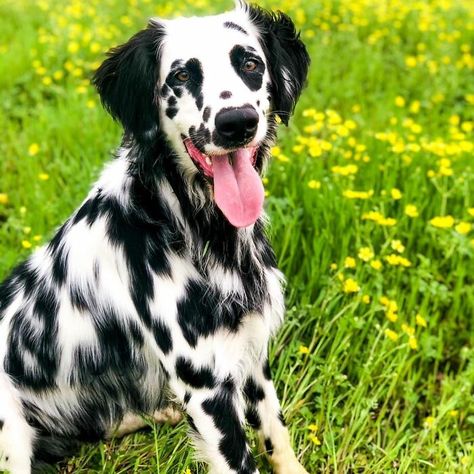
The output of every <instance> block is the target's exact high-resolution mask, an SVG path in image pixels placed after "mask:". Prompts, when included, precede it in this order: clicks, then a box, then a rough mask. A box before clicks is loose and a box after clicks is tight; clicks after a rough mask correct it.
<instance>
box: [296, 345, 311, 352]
mask: <svg viewBox="0 0 474 474" xmlns="http://www.w3.org/2000/svg"><path fill="white" fill-rule="evenodd" d="M298 352H299V353H300V354H309V348H308V347H306V346H303V345H301V346H300V347H299V349H298Z"/></svg>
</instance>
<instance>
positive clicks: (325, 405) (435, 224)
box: [0, 0, 474, 474]
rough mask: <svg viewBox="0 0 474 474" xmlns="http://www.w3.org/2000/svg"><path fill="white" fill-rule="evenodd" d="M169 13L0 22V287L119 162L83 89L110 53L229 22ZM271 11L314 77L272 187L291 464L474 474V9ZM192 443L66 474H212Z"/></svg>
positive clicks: (175, 432) (72, 12) (180, 436)
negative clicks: (107, 167)
mask: <svg viewBox="0 0 474 474" xmlns="http://www.w3.org/2000/svg"><path fill="white" fill-rule="evenodd" d="M175 3H176V2H159V1H158V2H150V1H147V0H135V1H133V0H129V1H128V2H119V1H118V0H108V1H98V0H94V1H91V2H87V3H86V2H84V3H82V2H79V1H69V2H66V3H64V2H57V1H53V0H41V1H38V2H33V1H26V0H22V1H17V2H13V1H7V2H3V3H2V4H1V5H0V52H1V55H0V64H1V68H0V70H1V71H2V74H1V75H0V108H1V113H0V129H1V130H2V140H1V141H0V156H1V157H2V159H1V161H0V249H1V251H0V274H1V276H4V275H6V274H7V272H8V271H9V270H10V269H11V268H12V266H13V265H14V264H15V263H16V262H18V261H20V260H21V259H22V258H24V257H25V256H26V255H27V254H28V253H29V252H31V250H32V247H33V248H34V247H35V246H36V245H39V244H41V243H42V242H45V241H47V239H48V238H49V237H50V236H51V235H52V232H53V229H54V228H55V227H56V226H57V225H59V224H60V223H61V222H62V221H63V220H64V219H65V218H66V217H67V216H68V215H69V214H70V213H71V212H72V211H73V209H74V208H75V207H76V206H77V205H78V204H79V202H80V201H81V200H82V198H83V196H84V195H85V193H86V192H87V190H88V188H89V186H90V183H91V181H92V180H93V179H94V178H95V177H96V176H97V174H98V172H99V170H100V168H101V166H102V165H103V163H104V161H105V160H106V158H107V157H108V155H109V154H110V153H111V151H112V150H113V149H114V147H115V146H116V145H117V144H118V141H119V137H120V130H119V128H118V126H117V125H116V124H114V123H113V122H112V120H111V119H110V118H109V117H108V116H107V115H106V113H105V112H104V111H103V110H102V109H101V108H100V106H99V104H98V100H97V97H96V95H95V93H94V91H93V90H92V88H91V87H90V86H89V85H88V78H89V77H90V73H91V71H92V70H93V69H94V68H95V67H97V65H98V62H99V61H100V60H101V59H102V58H103V51H104V50H106V49H107V48H109V47H111V46H113V45H115V44H118V43H119V42H123V41H124V40H126V38H128V37H129V36H130V35H131V34H132V33H133V32H134V31H136V30H137V29H138V28H140V27H142V25H144V23H145V21H146V18H147V17H149V16H152V15H159V16H163V17H169V16H173V15H177V14H180V13H186V14H188V13H192V12H198V13H206V14H208V13H211V12H219V11H222V10H224V9H228V8H230V7H231V2H230V1H229V2H223V1H221V0H217V1H214V2H210V1H208V0H199V1H198V2H192V1H190V0H189V1H188V0H183V1H182V2H179V4H180V11H179V12H178V11H177V10H176V5H175ZM263 3H264V5H267V6H269V5H270V3H271V2H269V1H266V2H263ZM271 6H272V7H273V8H276V7H279V8H282V9H283V10H285V11H287V12H288V13H290V14H291V15H292V16H293V17H294V18H295V19H296V21H297V24H298V26H299V27H300V28H302V29H303V38H304V39H305V41H306V42H307V44H308V47H309V50H310V53H311V56H312V60H313V63H312V69H311V74H310V78H309V85H308V88H307V89H306V91H305V93H304V96H303V97H302V99H301V101H300V104H299V106H298V109H297V113H296V116H295V118H294V120H293V122H292V125H291V126H290V128H289V129H285V130H283V129H282V130H281V133H280V140H279V147H278V148H276V149H274V153H273V154H274V160H273V163H272V165H271V168H270V170H269V174H268V182H267V183H266V188H267V191H268V199H267V209H268V212H269V214H270V216H271V220H272V226H271V230H270V232H271V236H272V240H273V243H274V247H275V249H276V253H277V255H278V258H279V262H280V266H281V268H282V270H283V271H284V273H285V274H286V275H287V278H288V289H287V306H288V314H287V319H286V323H285V325H284V327H283V328H282V330H281V331H280V333H279V335H278V337H277V338H276V340H275V341H274V344H273V345H272V371H273V374H274V376H275V379H276V384H277V388H278V392H279V394H280V396H281V399H282V403H283V406H284V413H285V417H286V419H287V421H288V423H289V425H290V429H291V434H292V437H293V442H294V445H295V447H296V450H297V452H298V453H299V454H300V455H301V457H302V460H303V463H304V464H305V466H306V467H307V469H308V471H309V472H310V473H316V472H324V473H355V472H364V473H390V472H394V473H395V472H397V473H422V472H434V473H437V472H439V473H442V472H449V473H454V472H456V473H457V472H460V473H462V472H465V473H468V472H473V470H474V460H473V443H474V395H473V382H474V327H473V326H474V323H473V314H474V281H473V280H474V278H473V276H474V263H473V262H474V258H473V257H474V230H473V228H474V225H473V224H474V169H473V163H474V162H473V155H474V139H473V136H474V134H473V128H474V81H473V72H474V71H473V69H474V56H473V55H474V51H473V45H474V8H473V4H472V2H471V1H470V0H431V1H427V0H426V1H421V0H420V1H414V0H405V1H402V0H390V1H388V0H338V1H331V0H295V1H291V2H290V1H289V0H278V1H277V2H276V4H275V2H273V3H272V4H271ZM354 192H355V193H354ZM448 216H451V217H448ZM436 217H438V218H440V219H435V218H436ZM397 241H399V242H397ZM361 249H362V250H361ZM185 432H186V426H185V424H184V423H182V424H181V425H180V426H179V427H178V428H175V429H171V428H169V427H166V426H159V427H153V428H152V430H151V432H148V433H138V434H136V435H133V436H129V437H126V438H125V439H123V440H121V441H112V442H110V443H103V444H100V445H94V446H84V448H83V449H82V452H81V454H80V456H77V457H75V458H73V459H70V460H68V461H67V462H65V463H63V464H62V465H60V466H59V467H58V468H59V469H61V470H62V472H77V473H86V472H104V473H112V472H115V473H130V472H140V473H148V472H149V473H160V474H166V473H185V472H188V471H187V469H189V470H190V471H189V472H191V473H202V472H205V469H204V467H203V466H202V465H200V464H199V463H196V462H195V461H194V460H193V452H192V449H191V446H190V443H189V442H188V441H187V440H186V437H185ZM263 463H264V461H263V460H262V463H261V465H263V466H265V464H263ZM55 470H56V469H53V468H52V472H54V471H55ZM262 472H269V469H268V466H267V467H264V468H263V470H262Z"/></svg>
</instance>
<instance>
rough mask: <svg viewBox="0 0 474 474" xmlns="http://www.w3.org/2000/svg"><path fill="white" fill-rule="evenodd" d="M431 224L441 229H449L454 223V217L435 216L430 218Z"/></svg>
mask: <svg viewBox="0 0 474 474" xmlns="http://www.w3.org/2000/svg"><path fill="white" fill-rule="evenodd" d="M430 224H431V225H432V226H433V227H439V228H440V229H449V228H451V227H452V226H453V225H454V218H453V216H438V217H433V219H431V220H430Z"/></svg>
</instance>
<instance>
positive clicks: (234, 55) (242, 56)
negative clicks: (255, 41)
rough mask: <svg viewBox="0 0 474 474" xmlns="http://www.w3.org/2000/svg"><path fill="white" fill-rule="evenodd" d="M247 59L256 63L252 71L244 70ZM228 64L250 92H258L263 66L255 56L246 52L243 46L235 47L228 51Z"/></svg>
mask: <svg viewBox="0 0 474 474" xmlns="http://www.w3.org/2000/svg"><path fill="white" fill-rule="evenodd" d="M249 59H252V60H254V61H256V62H257V68H256V69H255V70H254V71H246V70H244V65H245V62H246V61H248V60H249ZM230 62H231V64H232V67H233V68H234V70H235V72H236V73H237V75H238V76H239V77H240V78H241V79H242V81H244V83H245V84H246V85H247V87H248V88H249V89H250V90H251V91H258V90H260V89H261V88H262V83H263V73H264V72H265V64H264V62H263V61H262V59H261V58H260V57H259V56H258V55H257V54H255V53H253V52H252V53H251V52H249V51H247V50H246V49H245V48H244V47H243V46H240V45H236V46H234V47H233V48H232V50H231V51H230Z"/></svg>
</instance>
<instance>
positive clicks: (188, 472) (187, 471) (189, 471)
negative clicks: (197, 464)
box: [184, 467, 192, 474]
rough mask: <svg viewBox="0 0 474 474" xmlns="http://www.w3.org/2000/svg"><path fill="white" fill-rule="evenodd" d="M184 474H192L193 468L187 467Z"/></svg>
mask: <svg viewBox="0 0 474 474" xmlns="http://www.w3.org/2000/svg"><path fill="white" fill-rule="evenodd" d="M184 474H192V473H191V469H189V467H188V468H186V470H185V471H184Z"/></svg>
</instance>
